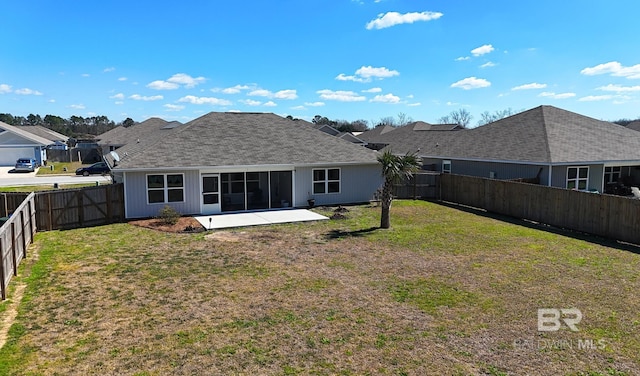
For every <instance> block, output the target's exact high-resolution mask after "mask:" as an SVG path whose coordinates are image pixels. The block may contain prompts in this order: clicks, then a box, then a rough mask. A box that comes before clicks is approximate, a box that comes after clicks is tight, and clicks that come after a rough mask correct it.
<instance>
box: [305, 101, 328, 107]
mask: <svg viewBox="0 0 640 376" xmlns="http://www.w3.org/2000/svg"><path fill="white" fill-rule="evenodd" d="M304 105H305V106H309V107H322V106H324V102H304Z"/></svg>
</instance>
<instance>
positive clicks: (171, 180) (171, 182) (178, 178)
mask: <svg viewBox="0 0 640 376" xmlns="http://www.w3.org/2000/svg"><path fill="white" fill-rule="evenodd" d="M182 186H183V183H182V175H167V187H182Z"/></svg>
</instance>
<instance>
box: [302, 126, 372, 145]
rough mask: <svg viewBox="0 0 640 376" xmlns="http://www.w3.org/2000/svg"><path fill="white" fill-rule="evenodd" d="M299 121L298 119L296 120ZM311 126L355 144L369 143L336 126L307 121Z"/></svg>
mask: <svg viewBox="0 0 640 376" xmlns="http://www.w3.org/2000/svg"><path fill="white" fill-rule="evenodd" d="M295 121H298V120H295ZM306 124H308V125H310V126H312V127H313V128H315V129H317V130H319V131H321V132H324V133H326V134H330V135H332V136H336V137H338V138H342V139H343V140H347V141H349V142H351V143H354V144H358V145H362V146H365V145H366V144H367V143H366V142H364V141H363V140H361V139H360V138H358V136H356V135H354V134H353V133H351V132H340V131H339V130H337V129H335V128H334V127H332V126H330V125H327V124H314V123H306Z"/></svg>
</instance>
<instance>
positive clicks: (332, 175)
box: [328, 168, 340, 180]
mask: <svg viewBox="0 0 640 376" xmlns="http://www.w3.org/2000/svg"><path fill="white" fill-rule="evenodd" d="M328 175H329V180H340V169H337V168H332V169H330V170H329V171H328Z"/></svg>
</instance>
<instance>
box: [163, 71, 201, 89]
mask: <svg viewBox="0 0 640 376" xmlns="http://www.w3.org/2000/svg"><path fill="white" fill-rule="evenodd" d="M206 80H207V79H206V78H204V77H191V76H189V75H188V74H185V73H177V74H174V75H173V76H171V78H169V79H168V80H167V81H168V82H171V83H173V84H179V85H184V87H185V88H187V89H191V88H193V87H196V86H197V85H199V84H201V83H203V82H205V81H206Z"/></svg>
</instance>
